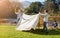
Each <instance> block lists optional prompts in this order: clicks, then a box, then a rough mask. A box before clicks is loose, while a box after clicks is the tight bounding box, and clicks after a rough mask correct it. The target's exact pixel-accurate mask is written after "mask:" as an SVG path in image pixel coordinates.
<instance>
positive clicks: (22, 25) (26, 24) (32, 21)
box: [16, 13, 40, 31]
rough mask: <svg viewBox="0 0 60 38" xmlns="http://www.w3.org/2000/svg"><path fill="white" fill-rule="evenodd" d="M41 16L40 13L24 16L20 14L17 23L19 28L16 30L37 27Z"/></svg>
mask: <svg viewBox="0 0 60 38" xmlns="http://www.w3.org/2000/svg"><path fill="white" fill-rule="evenodd" d="M39 17H40V14H36V15H27V14H24V13H23V15H22V16H20V20H19V21H18V23H17V26H18V27H17V28H16V30H20V31H22V30H25V31H27V30H31V29H36V26H37V24H38V22H39Z"/></svg>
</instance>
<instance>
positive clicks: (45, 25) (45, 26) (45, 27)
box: [44, 22, 48, 32]
mask: <svg viewBox="0 0 60 38" xmlns="http://www.w3.org/2000/svg"><path fill="white" fill-rule="evenodd" d="M44 29H45V30H46V32H48V28H47V22H44Z"/></svg>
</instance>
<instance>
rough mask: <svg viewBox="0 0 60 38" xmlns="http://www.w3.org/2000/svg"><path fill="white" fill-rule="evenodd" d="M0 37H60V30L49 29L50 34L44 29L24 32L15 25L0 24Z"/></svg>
mask: <svg viewBox="0 0 60 38" xmlns="http://www.w3.org/2000/svg"><path fill="white" fill-rule="evenodd" d="M0 38H60V30H59V29H58V30H49V33H48V34H47V33H46V32H45V31H42V29H36V30H35V31H33V30H31V31H29V32H22V31H17V30H16V26H14V25H13V26H12V25H9V24H3V25H0Z"/></svg>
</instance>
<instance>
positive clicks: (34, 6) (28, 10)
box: [25, 2, 42, 14]
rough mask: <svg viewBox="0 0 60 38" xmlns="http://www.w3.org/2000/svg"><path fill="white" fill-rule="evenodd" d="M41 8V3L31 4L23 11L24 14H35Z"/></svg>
mask: <svg viewBox="0 0 60 38" xmlns="http://www.w3.org/2000/svg"><path fill="white" fill-rule="evenodd" d="M41 6H42V4H41V2H32V3H31V5H30V6H29V7H28V8H26V9H25V13H27V14H36V13H38V12H39V11H40V8H41Z"/></svg>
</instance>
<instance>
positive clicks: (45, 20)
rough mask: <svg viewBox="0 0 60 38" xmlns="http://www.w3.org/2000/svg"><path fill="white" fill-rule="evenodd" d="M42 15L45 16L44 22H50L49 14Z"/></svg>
mask: <svg viewBox="0 0 60 38" xmlns="http://www.w3.org/2000/svg"><path fill="white" fill-rule="evenodd" d="M40 15H43V16H44V19H43V20H44V22H48V17H49V14H48V13H45V14H41V13H40Z"/></svg>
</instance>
